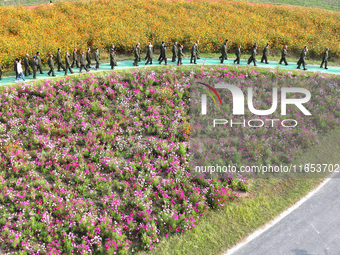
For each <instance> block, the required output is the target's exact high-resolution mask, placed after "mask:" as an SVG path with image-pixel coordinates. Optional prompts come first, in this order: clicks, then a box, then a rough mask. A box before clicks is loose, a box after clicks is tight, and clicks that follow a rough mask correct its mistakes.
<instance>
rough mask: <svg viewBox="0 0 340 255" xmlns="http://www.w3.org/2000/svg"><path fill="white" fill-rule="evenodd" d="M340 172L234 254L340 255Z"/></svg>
mask: <svg viewBox="0 0 340 255" xmlns="http://www.w3.org/2000/svg"><path fill="white" fill-rule="evenodd" d="M339 212H340V173H338V174H336V175H333V177H332V178H331V179H329V180H328V182H327V183H325V185H324V186H323V187H322V188H321V189H319V190H318V191H317V192H316V193H315V194H313V195H312V196H311V197H310V198H309V199H307V200H306V201H305V202H304V203H302V204H301V205H300V206H299V207H297V208H296V209H295V210H294V211H292V212H291V213H290V214H288V215H287V216H286V217H284V218H283V219H282V220H280V221H279V222H278V223H276V224H275V225H273V226H272V227H270V228H269V229H267V230H266V231H265V232H263V233H262V234H260V235H259V236H257V237H256V238H254V239H253V240H251V241H250V242H248V243H246V244H245V245H243V246H241V247H240V248H239V249H237V250H235V251H234V252H228V253H227V254H228V255H229V254H233V255H273V254H275V255H339V254H340V217H339Z"/></svg>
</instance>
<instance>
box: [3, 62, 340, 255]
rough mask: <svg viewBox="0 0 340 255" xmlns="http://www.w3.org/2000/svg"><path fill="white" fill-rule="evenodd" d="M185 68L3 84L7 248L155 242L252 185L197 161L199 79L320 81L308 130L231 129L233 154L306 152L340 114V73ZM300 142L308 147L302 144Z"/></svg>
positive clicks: (54, 249)
mask: <svg viewBox="0 0 340 255" xmlns="http://www.w3.org/2000/svg"><path fill="white" fill-rule="evenodd" d="M183 70H184V69H182V70H181V69H176V68H172V69H163V71H151V70H150V71H138V70H135V71H132V72H131V73H127V74H119V73H114V72H113V73H111V74H105V75H101V76H98V77H94V76H89V77H86V78H74V77H72V78H71V77H67V78H65V79H63V80H60V81H50V80H47V81H45V82H44V83H41V84H38V85H36V86H34V85H32V84H30V85H27V84H26V85H25V84H23V85H19V86H18V87H16V88H6V89H5V91H3V92H2V93H1V95H0V102H1V103H0V148H1V149H0V150H1V151H0V243H1V244H2V248H3V249H5V251H8V252H11V251H18V252H19V251H20V252H22V254H24V252H26V253H29V254H115V252H116V254H128V253H131V252H135V251H137V250H149V249H152V248H153V247H154V245H155V244H156V243H158V242H159V241H160V240H161V239H163V238H164V237H167V236H168V235H169V234H173V233H183V232H185V231H188V230H190V229H191V228H194V227H195V225H196V224H197V223H198V222H199V220H200V217H201V216H202V215H204V214H206V213H207V212H208V210H210V209H218V208H220V207H221V206H223V204H225V203H228V201H230V202H231V201H232V200H233V199H234V198H235V197H237V193H235V191H236V192H237V191H238V190H248V189H249V187H250V183H251V182H250V181H249V180H247V179H244V178H242V177H240V178H227V179H200V178H197V177H194V176H192V175H191V173H190V171H189V161H190V158H191V156H190V154H189V136H190V132H191V128H190V125H189V123H190V116H189V95H190V93H189V88H190V82H192V81H193V79H197V78H198V79H200V80H203V81H206V82H208V81H209V80H211V79H214V80H219V81H225V80H229V81H231V80H233V81H236V82H238V81H241V80H245V81H246V83H248V85H251V84H253V85H254V86H255V85H256V86H257V85H258V83H259V81H261V82H264V81H265V80H266V78H268V79H270V78H275V79H277V80H278V81H280V82H282V83H283V84H285V85H289V84H296V83H298V84H300V85H301V86H304V87H306V88H308V89H310V90H311V93H312V95H313V101H312V105H313V109H312V114H315V116H314V117H313V119H311V120H310V121H309V122H308V125H305V130H300V129H298V132H301V134H296V133H294V132H295V131H292V130H290V129H273V130H274V131H271V133H268V134H266V133H263V132H262V131H256V130H255V131H254V130H251V131H250V132H249V134H247V132H244V133H240V132H235V133H230V135H231V136H230V137H228V139H229V138H230V140H228V141H227V142H228V143H230V145H228V146H229V152H228V156H227V157H226V161H227V163H228V162H235V160H236V158H239V160H240V161H244V160H246V161H249V162H257V161H258V160H259V158H261V157H264V158H267V159H269V160H271V161H272V162H273V163H275V162H276V158H278V160H281V157H282V156H284V157H288V156H287V155H286V154H285V155H282V154H279V151H282V150H287V149H288V148H291V149H290V153H289V160H290V159H294V158H296V157H298V156H299V153H301V150H302V149H303V148H306V147H308V146H311V145H312V144H313V143H315V142H317V139H318V137H319V136H320V134H321V133H325V132H327V131H328V130H330V129H333V128H335V127H336V126H338V125H339V117H340V103H339V99H338V98H339V97H338V94H339V85H340V84H339V79H335V78H330V77H324V76H317V77H305V74H303V75H301V76H299V77H295V76H292V75H290V74H288V75H286V74H278V73H276V72H275V71H274V72H272V73H268V74H267V75H264V74H260V73H258V72H248V71H245V70H239V71H231V70H229V69H228V68H225V67H224V68H211V69H207V68H206V69H204V68H202V69H198V70H196V71H183ZM264 83H265V82H264ZM266 86H268V88H269V85H268V84H267V85H264V86H263V87H266ZM262 97H263V98H267V97H268V93H263V94H261V98H262ZM326 104H327V105H326ZM317 113H322V114H319V115H318V114H317ZM289 114H290V115H291V114H293V115H294V114H295V113H294V112H289ZM301 121H302V120H301ZM306 124H307V123H306ZM275 130H276V131H275ZM291 138H294V139H291ZM261 139H263V140H261ZM278 139H279V141H280V142H278ZM261 141H262V142H261ZM293 142H298V144H299V147H296V148H293V149H292V146H293ZM254 152H255V154H254ZM259 153H263V154H262V155H261V157H260V156H259V155H258V154H259ZM258 162H259V161H258Z"/></svg>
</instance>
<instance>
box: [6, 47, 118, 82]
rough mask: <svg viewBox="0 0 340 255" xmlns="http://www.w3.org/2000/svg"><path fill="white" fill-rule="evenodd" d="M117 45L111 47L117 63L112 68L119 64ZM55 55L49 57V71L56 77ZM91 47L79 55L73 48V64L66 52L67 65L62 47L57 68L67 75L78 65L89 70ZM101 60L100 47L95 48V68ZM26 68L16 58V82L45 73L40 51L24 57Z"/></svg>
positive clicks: (59, 51) (58, 53) (112, 55)
mask: <svg viewBox="0 0 340 255" xmlns="http://www.w3.org/2000/svg"><path fill="white" fill-rule="evenodd" d="M114 49H115V47H114V45H112V48H111V54H110V58H112V59H113V60H112V61H111V63H115V64H112V69H113V66H114V65H117V62H116V61H115V52H114V51H115V50H114ZM53 57H54V56H53V55H52V54H50V55H49V58H48V60H47V64H48V67H49V69H50V70H49V71H48V73H47V74H48V76H51V75H52V77H55V76H56V75H55V68H54V59H53ZM91 59H92V58H91V48H88V50H87V51H86V54H85V52H84V51H83V52H81V54H80V56H79V57H78V53H77V49H76V48H75V49H74V50H73V54H72V64H71V61H70V53H69V52H66V54H65V56H64V60H65V65H64V63H63V58H62V53H61V49H60V48H59V49H58V51H57V58H56V66H57V70H58V72H60V71H61V69H62V70H63V71H64V72H65V75H67V72H68V71H69V72H70V73H71V74H72V73H74V72H73V70H72V68H73V67H75V66H76V67H77V68H79V73H81V72H82V70H83V69H85V71H86V72H89V71H90V70H89V68H92V67H91ZM99 60H100V56H99V50H98V48H97V49H95V51H94V61H95V67H94V68H95V70H97V69H98V68H99ZM24 69H25V71H23V69H22V65H21V60H20V59H18V58H17V59H16V60H15V61H14V71H15V73H16V82H17V81H18V80H19V79H20V78H22V79H23V80H24V81H25V77H27V76H29V75H32V74H33V79H36V78H37V72H40V74H44V73H43V71H42V61H41V57H40V52H37V53H36V55H35V56H33V57H32V58H31V59H29V54H28V53H27V54H26V55H25V57H24ZM0 70H1V66H0ZM0 79H1V76H0Z"/></svg>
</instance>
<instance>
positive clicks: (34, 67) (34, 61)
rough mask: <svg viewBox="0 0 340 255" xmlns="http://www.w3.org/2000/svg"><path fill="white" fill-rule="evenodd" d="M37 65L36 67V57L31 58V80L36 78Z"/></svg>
mask: <svg viewBox="0 0 340 255" xmlns="http://www.w3.org/2000/svg"><path fill="white" fill-rule="evenodd" d="M37 65H38V62H37V60H36V56H33V58H32V59H31V60H30V66H31V68H32V71H33V79H36V78H37Z"/></svg>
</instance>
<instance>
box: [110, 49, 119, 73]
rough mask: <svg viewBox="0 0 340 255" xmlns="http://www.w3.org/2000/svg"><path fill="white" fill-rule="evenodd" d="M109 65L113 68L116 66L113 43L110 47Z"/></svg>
mask: <svg viewBox="0 0 340 255" xmlns="http://www.w3.org/2000/svg"><path fill="white" fill-rule="evenodd" d="M110 66H111V69H113V68H114V67H115V66H117V61H116V51H115V46H114V45H113V44H112V47H111V49H110Z"/></svg>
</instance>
